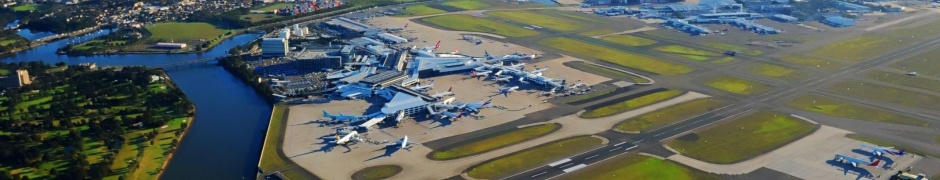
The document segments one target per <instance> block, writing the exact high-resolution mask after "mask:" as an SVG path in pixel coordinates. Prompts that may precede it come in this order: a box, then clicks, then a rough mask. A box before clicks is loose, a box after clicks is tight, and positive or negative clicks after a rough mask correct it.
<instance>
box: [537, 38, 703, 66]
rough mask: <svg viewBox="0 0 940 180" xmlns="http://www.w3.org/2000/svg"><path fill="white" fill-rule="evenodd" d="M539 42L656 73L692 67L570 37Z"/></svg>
mask: <svg viewBox="0 0 940 180" xmlns="http://www.w3.org/2000/svg"><path fill="white" fill-rule="evenodd" d="M539 44H542V45H545V46H549V47H552V48H555V49H559V50H563V51H567V52H569V53H574V54H580V55H583V56H588V57H592V58H597V59H600V60H604V61H607V62H611V63H614V64H617V65H621V66H624V67H630V68H634V69H638V70H642V71H647V72H652V73H656V74H662V75H678V74H685V73H689V72H692V68H691V67H688V66H685V65H681V64H676V63H672V62H667V61H660V60H656V59H653V58H650V57H647V56H643V55H639V54H633V53H629V52H624V51H620V50H616V49H612V48H609V47H605V46H601V45H597V44H591V43H587V42H583V41H579V40H574V39H570V38H563V37H559V38H549V39H543V40H540V41H539Z"/></svg>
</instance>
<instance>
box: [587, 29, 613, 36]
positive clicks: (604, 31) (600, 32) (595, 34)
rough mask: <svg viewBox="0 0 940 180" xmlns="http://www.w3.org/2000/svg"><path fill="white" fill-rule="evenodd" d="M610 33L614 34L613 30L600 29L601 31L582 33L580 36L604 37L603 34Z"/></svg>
mask: <svg viewBox="0 0 940 180" xmlns="http://www.w3.org/2000/svg"><path fill="white" fill-rule="evenodd" d="M610 33H615V32H614V30H610V29H601V30H593V31H587V32H582V33H581V35H582V36H600V35H605V34H610Z"/></svg>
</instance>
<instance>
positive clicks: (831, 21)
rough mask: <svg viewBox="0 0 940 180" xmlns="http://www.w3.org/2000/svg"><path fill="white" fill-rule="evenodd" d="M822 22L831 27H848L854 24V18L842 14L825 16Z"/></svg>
mask: <svg viewBox="0 0 940 180" xmlns="http://www.w3.org/2000/svg"><path fill="white" fill-rule="evenodd" d="M822 23H823V24H826V25H829V26H832V27H849V26H854V25H855V20H854V19H849V18H845V17H842V16H826V17H824V18H823V20H822Z"/></svg>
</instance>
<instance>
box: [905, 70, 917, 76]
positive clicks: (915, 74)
mask: <svg viewBox="0 0 940 180" xmlns="http://www.w3.org/2000/svg"><path fill="white" fill-rule="evenodd" d="M905 75H908V76H917V75H918V74H917V71H907V73H906V74H905Z"/></svg>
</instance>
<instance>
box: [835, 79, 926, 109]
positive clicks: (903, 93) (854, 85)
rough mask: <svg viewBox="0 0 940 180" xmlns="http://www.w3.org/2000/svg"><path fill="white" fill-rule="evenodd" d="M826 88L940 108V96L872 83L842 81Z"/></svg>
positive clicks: (887, 100)
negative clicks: (938, 103) (939, 103)
mask: <svg viewBox="0 0 940 180" xmlns="http://www.w3.org/2000/svg"><path fill="white" fill-rule="evenodd" d="M826 90H829V91H832V92H836V93H839V94H845V95H849V96H855V97H859V98H865V99H873V100H878V101H883V102H889V103H895V104H900V105H905V106H911V107H918V108H924V109H930V110H940V106H937V102H940V97H937V96H932V95H928V94H924V93H919V92H914V91H908V90H904V89H898V88H894V87H888V86H882V85H877V84H872V83H861V82H856V81H842V82H839V83H835V84H833V85H830V86H829V87H826ZM873 94H876V95H873Z"/></svg>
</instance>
